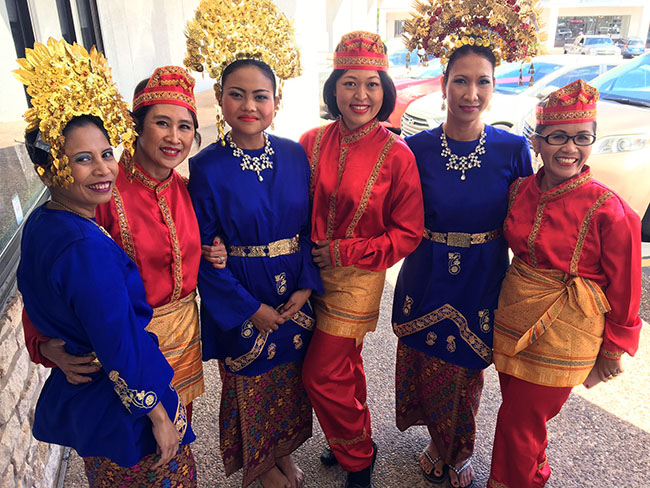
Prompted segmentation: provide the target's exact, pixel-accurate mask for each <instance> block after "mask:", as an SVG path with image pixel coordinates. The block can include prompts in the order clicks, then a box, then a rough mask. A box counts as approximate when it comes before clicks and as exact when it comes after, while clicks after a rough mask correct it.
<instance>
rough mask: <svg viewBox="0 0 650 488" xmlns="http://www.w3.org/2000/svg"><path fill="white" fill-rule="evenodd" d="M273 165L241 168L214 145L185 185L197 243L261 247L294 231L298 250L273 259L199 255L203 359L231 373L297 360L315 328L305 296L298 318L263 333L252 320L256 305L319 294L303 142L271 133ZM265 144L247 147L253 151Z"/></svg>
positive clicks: (254, 153)
mask: <svg viewBox="0 0 650 488" xmlns="http://www.w3.org/2000/svg"><path fill="white" fill-rule="evenodd" d="M269 138H270V141H271V146H272V148H273V150H274V151H275V154H274V155H273V156H271V159H272V161H273V168H272V169H266V170H264V171H263V172H262V173H261V176H262V177H263V181H259V180H258V177H257V174H256V173H254V172H253V171H242V169H241V166H240V163H241V159H239V158H236V157H234V156H233V153H232V149H230V147H228V146H225V147H224V146H222V145H221V144H220V143H214V144H211V145H210V146H208V147H206V148H205V149H203V150H202V151H201V152H200V153H199V154H197V155H196V156H195V157H193V158H192V159H191V160H190V183H189V191H190V196H191V197H192V203H193V205H194V210H195V212H196V216H197V220H198V222H199V229H200V232H201V243H202V244H211V243H212V241H213V240H214V238H215V236H221V238H223V240H224V241H225V244H226V246H227V248H228V249H230V247H231V246H264V245H266V244H268V243H271V242H275V241H278V240H282V239H291V238H294V237H295V236H299V241H300V251H298V252H296V253H292V254H285V255H281V256H276V257H238V256H233V255H232V254H229V256H228V263H227V267H226V268H225V269H223V270H219V269H215V268H214V267H213V266H212V265H211V264H210V263H208V262H207V261H205V260H201V265H200V267H199V280H198V284H199V293H200V295H201V334H202V343H203V359H204V360H206V361H207V360H209V359H215V358H216V359H221V360H223V361H224V364H225V366H226V369H227V370H228V371H230V372H233V373H236V374H242V375H247V376H253V375H258V374H261V373H263V372H266V371H269V370H270V369H272V368H273V367H275V366H276V365H278V364H283V363H287V362H293V361H297V360H300V359H302V357H303V356H304V354H305V351H306V348H307V346H308V344H309V340H310V339H311V333H312V329H313V327H314V322H313V312H312V310H311V307H310V305H309V302H307V303H306V304H305V306H304V307H303V308H302V311H301V312H302V314H301V319H300V320H297V321H295V320H291V321H288V322H286V323H285V324H282V325H280V327H279V330H277V331H274V332H273V333H271V334H269V335H268V337H266V338H264V337H263V336H262V335H261V334H259V332H258V330H257V329H256V328H255V327H254V326H253V325H252V323H251V322H250V321H249V319H250V317H251V316H252V315H253V314H254V313H255V312H257V310H258V308H259V306H260V304H261V303H264V304H266V305H269V306H271V307H273V308H277V307H279V306H280V305H282V304H283V303H285V302H286V301H287V300H288V298H289V297H290V296H291V294H292V293H293V292H294V291H296V290H298V289H301V288H308V289H311V290H314V291H315V292H316V293H322V285H321V280H320V272H319V270H318V268H317V267H316V265H315V264H314V263H313V260H312V256H311V248H312V246H313V244H312V242H311V240H310V238H309V232H310V225H309V164H308V162H307V157H306V155H305V153H304V151H303V149H302V147H301V146H300V145H299V144H297V143H295V142H293V141H290V140H288V139H283V138H279V137H275V136H269ZM262 151H263V150H257V151H245V153H247V154H249V155H250V156H251V157H255V156H259V155H260V154H261V153H262Z"/></svg>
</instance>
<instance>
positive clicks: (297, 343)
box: [293, 334, 303, 350]
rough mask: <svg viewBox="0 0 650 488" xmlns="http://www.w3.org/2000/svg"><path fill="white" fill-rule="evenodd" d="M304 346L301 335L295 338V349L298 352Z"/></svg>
mask: <svg viewBox="0 0 650 488" xmlns="http://www.w3.org/2000/svg"><path fill="white" fill-rule="evenodd" d="M302 346H303V343H302V336H301V335H300V334H296V335H295V336H293V347H294V348H296V350H299V349H302Z"/></svg>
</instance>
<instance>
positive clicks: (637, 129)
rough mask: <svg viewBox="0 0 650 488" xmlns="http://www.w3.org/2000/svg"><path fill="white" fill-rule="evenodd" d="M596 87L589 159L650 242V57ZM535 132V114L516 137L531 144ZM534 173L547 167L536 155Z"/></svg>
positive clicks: (605, 78)
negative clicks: (594, 126) (639, 221)
mask: <svg viewBox="0 0 650 488" xmlns="http://www.w3.org/2000/svg"><path fill="white" fill-rule="evenodd" d="M590 84H591V85H592V86H594V87H596V88H597V89H598V90H599V91H600V100H599V101H598V119H597V122H598V127H597V131H596V135H597V136H598V139H597V140H596V143H595V144H594V146H593V149H592V151H591V156H589V162H588V164H589V166H590V167H591V170H592V173H593V175H594V178H596V179H597V180H599V181H601V182H603V183H604V184H605V185H607V186H608V187H610V188H611V189H612V190H614V191H615V192H616V193H618V194H619V195H620V196H621V197H622V198H623V199H624V200H625V201H626V202H627V203H628V204H629V205H630V206H631V207H632V208H633V209H634V211H635V212H637V213H638V214H639V217H641V218H642V233H643V237H644V240H647V241H650V54H645V55H643V56H639V57H638V58H635V59H634V60H632V61H629V62H627V63H625V64H623V65H622V66H619V67H618V68H615V69H613V70H611V71H609V72H608V73H606V74H604V75H602V76H599V77H598V78H596V79H594V80H592V81H591V82H590ZM534 131H535V111H534V109H533V110H530V112H529V113H527V114H526V115H524V117H522V119H521V120H520V121H519V122H517V124H515V126H514V127H513V128H512V132H514V133H517V134H520V135H521V134H523V135H525V136H526V137H528V138H529V139H530V138H531V136H532V134H533V132H534ZM532 157H533V167H534V169H538V168H539V167H540V166H541V161H540V160H539V159H538V158H536V157H535V155H534V154H532Z"/></svg>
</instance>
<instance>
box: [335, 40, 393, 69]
mask: <svg viewBox="0 0 650 488" xmlns="http://www.w3.org/2000/svg"><path fill="white" fill-rule="evenodd" d="M334 69H367V70H376V71H387V70H388V56H386V47H385V46H384V43H383V41H382V40H381V37H379V35H378V34H373V33H372V32H364V31H355V32H350V33H349V34H345V35H344V36H343V37H342V38H341V42H339V44H338V46H336V51H335V52H334Z"/></svg>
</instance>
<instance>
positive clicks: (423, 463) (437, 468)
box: [420, 440, 445, 477]
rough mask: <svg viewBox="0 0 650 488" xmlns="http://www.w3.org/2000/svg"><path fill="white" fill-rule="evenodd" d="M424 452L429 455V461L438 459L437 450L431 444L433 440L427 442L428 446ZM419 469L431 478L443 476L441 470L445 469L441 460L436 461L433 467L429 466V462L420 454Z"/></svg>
mask: <svg viewBox="0 0 650 488" xmlns="http://www.w3.org/2000/svg"><path fill="white" fill-rule="evenodd" d="M425 451H427V452H428V453H429V456H431V459H433V460H435V459H436V458H437V457H438V448H437V447H436V445H435V444H434V443H433V440H430V441H429V445H428V446H427V447H426V449H425ZM420 467H421V468H422V470H423V471H424V472H425V473H426V474H432V475H433V476H437V477H440V476H442V474H443V472H444V471H443V469H444V467H445V462H444V461H443V460H442V459H439V460H438V461H436V464H435V465H432V464H431V461H429V459H428V458H427V457H426V456H425V455H424V453H422V454H420Z"/></svg>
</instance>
